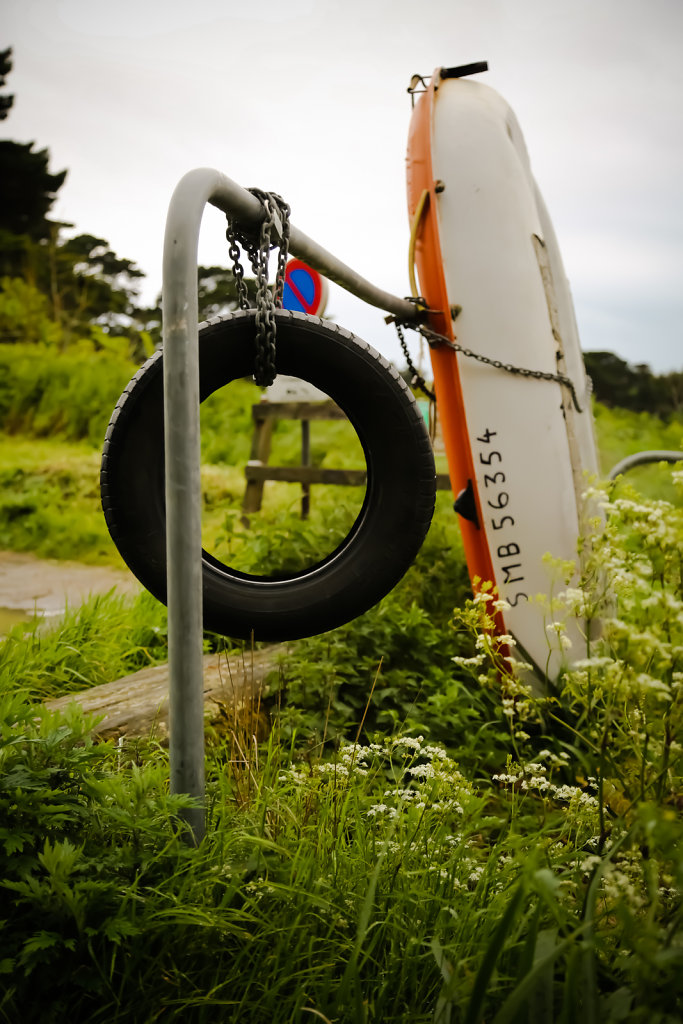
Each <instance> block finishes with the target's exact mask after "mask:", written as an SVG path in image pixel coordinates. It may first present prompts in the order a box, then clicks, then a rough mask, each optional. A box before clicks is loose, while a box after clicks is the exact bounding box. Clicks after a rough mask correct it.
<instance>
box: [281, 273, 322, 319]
mask: <svg viewBox="0 0 683 1024" xmlns="http://www.w3.org/2000/svg"><path fill="white" fill-rule="evenodd" d="M326 302H327V282H326V281H325V279H324V277H321V275H320V274H319V273H318V271H317V270H313V268H312V267H309V266H308V265H307V264H306V263H304V262H303V261H302V260H290V261H289V263H288V264H287V267H286V268H285V286H284V290H283V292H282V305H283V307H284V308H285V309H293V310H296V311H298V312H299V313H310V314H312V315H313V316H318V315H320V314H321V313H322V312H323V310H324V308H325V303H326Z"/></svg>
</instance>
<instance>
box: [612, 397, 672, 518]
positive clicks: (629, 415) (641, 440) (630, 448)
mask: <svg viewBox="0 0 683 1024" xmlns="http://www.w3.org/2000/svg"><path fill="white" fill-rule="evenodd" d="M594 415H595V429H596V435H597V439H598V449H599V454H600V464H601V466H602V469H603V471H604V473H605V474H607V473H608V472H609V471H610V470H611V468H612V467H613V466H615V465H616V464H617V463H618V462H620V461H621V459H623V458H624V457H625V456H626V455H633V454H635V453H636V452H642V451H656V450H668V451H678V450H679V449H681V448H683V416H681V415H680V414H679V415H676V416H671V418H670V419H669V421H668V422H667V423H664V422H662V420H661V419H659V418H658V417H657V416H653V415H651V414H650V413H647V412H631V411H629V410H626V409H612V408H609V407H607V406H605V405H601V404H600V403H596V404H595V406H594ZM681 457H682V458H683V451H682V452H681ZM624 481H625V482H626V483H628V484H633V485H634V486H635V487H637V489H638V490H639V491H640V492H641V494H644V495H646V496H647V497H649V498H664V499H666V500H667V501H675V500H676V491H675V488H674V486H673V484H672V482H671V477H670V475H669V473H668V471H667V469H662V467H661V466H657V465H649V466H640V467H638V468H636V469H633V470H631V471H629V473H628V474H626V475H625V477H624Z"/></svg>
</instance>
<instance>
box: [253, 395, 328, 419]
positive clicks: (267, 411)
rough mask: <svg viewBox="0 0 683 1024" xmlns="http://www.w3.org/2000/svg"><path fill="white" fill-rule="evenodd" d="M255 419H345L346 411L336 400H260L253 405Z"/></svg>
mask: <svg viewBox="0 0 683 1024" xmlns="http://www.w3.org/2000/svg"><path fill="white" fill-rule="evenodd" d="M251 415H252V417H253V419H254V420H255V421H257V422H258V421H260V420H267V419H276V420H345V419H346V413H345V412H344V411H343V410H342V409H340V408H339V406H338V405H337V404H336V402H333V401H331V400H330V401H329V402H259V403H258V405H252V407H251Z"/></svg>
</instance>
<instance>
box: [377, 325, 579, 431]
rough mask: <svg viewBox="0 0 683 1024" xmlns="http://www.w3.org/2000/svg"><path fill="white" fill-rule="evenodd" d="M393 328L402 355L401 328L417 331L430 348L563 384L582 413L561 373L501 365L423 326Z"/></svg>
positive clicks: (498, 368) (572, 386) (405, 348)
mask: <svg viewBox="0 0 683 1024" xmlns="http://www.w3.org/2000/svg"><path fill="white" fill-rule="evenodd" d="M395 326H396V330H397V332H398V337H399V341H400V342H401V347H402V348H403V351H404V353H407V346H406V345H405V340H404V338H403V336H402V331H401V328H402V327H409V328H410V329H411V330H414V331H419V333H420V334H421V335H422V337H423V338H426V340H427V344H428V345H429V347H430V348H441V347H444V348H450V349H452V350H453V351H454V352H459V353H460V355H463V356H465V357H466V358H468V359H475V360H476V361H477V362H478V363H484V364H485V365H486V366H493V367H495V369H496V370H505V372H506V373H512V374H514V375H515V376H517V377H531V378H533V379H534V380H552V381H555V383H556V384H563V385H564V387H566V388H567V389H568V390H569V392H570V394H571V396H572V401H573V403H574V408H575V409H576V411H577V412H583V410H582V408H581V406H580V405H579V400H578V398H577V396H576V389H575V388H574V382H573V381H572V380H570V379H569V377H566V376H565V375H564V374H562V373H548V372H546V371H544V370H527V369H525V368H524V367H522V366H515V365H514V364H513V363H503V362H501V361H500V359H491V358H490V357H489V356H483V355H481V353H479V352H473V351H472V350H471V349H469V348H465V347H464V346H463V345H459V344H458V343H457V341H451V340H450V338H446V337H445V336H444V335H443V334H437V332H436V331H432V330H431V329H430V328H429V327H425V326H424V324H412V323H406V322H404V323H401V324H399V322H398V321H395ZM408 368H409V369H410V368H411V363H410V362H409V363H408ZM413 369H414V368H413Z"/></svg>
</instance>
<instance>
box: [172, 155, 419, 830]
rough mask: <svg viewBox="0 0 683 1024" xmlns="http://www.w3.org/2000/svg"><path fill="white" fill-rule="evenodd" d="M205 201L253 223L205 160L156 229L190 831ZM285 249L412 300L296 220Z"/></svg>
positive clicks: (250, 204) (197, 770) (182, 764)
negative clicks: (361, 270)
mask: <svg viewBox="0 0 683 1024" xmlns="http://www.w3.org/2000/svg"><path fill="white" fill-rule="evenodd" d="M207 203H210V204H211V205H212V206H216V207H218V209H219V210H222V211H223V212H224V213H227V214H229V215H230V216H231V217H234V218H236V219H238V220H239V221H240V222H241V223H242V224H243V225H244V226H247V227H248V226H250V225H252V224H253V225H254V226H256V225H258V224H260V222H261V221H262V220H263V216H264V211H263V207H262V206H261V204H260V202H259V201H258V199H256V198H255V197H254V196H253V195H251V193H250V192H247V191H246V189H243V188H241V187H240V186H239V185H237V184H236V183H235V182H234V181H232V180H231V179H230V178H228V177H226V176H225V175H224V174H221V173H220V172H219V171H215V170H211V169H210V168H197V169H196V170H193V171H189V172H188V173H187V174H185V175H184V176H183V177H182V178H181V180H180V181H179V182H178V185H177V186H176V188H175V191H174V192H173V195H172V197H171V202H170V205H169V209H168V216H167V219H166V233H165V237H164V256H163V283H162V310H163V344H164V438H165V468H166V557H167V603H168V660H169V716H170V762H171V792H172V793H184V794H188V795H189V796H191V797H192V798H193V800H194V805H193V806H192V807H191V808H190V809H189V810H188V811H187V812H186V814H185V820H186V822H187V824H188V826H189V833H190V838H191V839H192V840H193V841H194V842H195V843H199V842H200V841H201V839H202V837H203V835H204V830H205V821H204V700H203V690H204V682H203V676H202V559H201V548H202V531H201V490H200V483H199V464H200V444H199V355H198V329H197V326H198V325H197V320H198V299H197V252H198V245H199V229H200V225H201V219H202V215H203V212H204V207H205V206H206V204H207ZM289 248H290V252H292V253H293V254H294V255H295V256H298V257H299V258H300V259H303V260H305V261H306V263H308V264H309V265H310V266H312V267H313V268H314V269H316V270H318V271H319V272H320V273H321V274H324V275H325V277H327V278H328V279H329V280H331V281H334V282H335V283H336V284H338V285H341V287H342V288H345V289H346V290H347V291H350V292H352V293H353V294H354V295H356V296H357V297H358V298H360V299H363V300H364V301H365V302H367V303H369V304H370V305H372V306H376V307H378V308H379V309H384V310H387V311H388V312H390V313H394V314H395V315H397V316H399V317H401V318H402V319H404V320H414V319H416V318H417V311H416V309H415V306H414V304H413V303H411V302H409V301H407V300H406V299H401V298H399V297H398V296H395V295H391V294H390V293H389V292H385V291H383V290H382V289H381V288H377V287H375V285H373V284H371V283H370V282H369V281H367V280H366V279H365V278H363V277H361V275H360V274H357V273H356V272H355V271H354V270H352V269H351V268H350V267H348V266H346V264H344V263H342V262H341V261H340V260H338V259H336V258H335V257H334V256H332V254H331V253H329V252H327V251H326V250H325V249H323V248H322V246H319V245H318V244H317V243H316V242H314V241H313V240H312V239H311V238H309V237H308V236H307V235H305V234H304V233H303V232H302V231H299V230H297V228H295V227H291V229H290V241H289Z"/></svg>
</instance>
